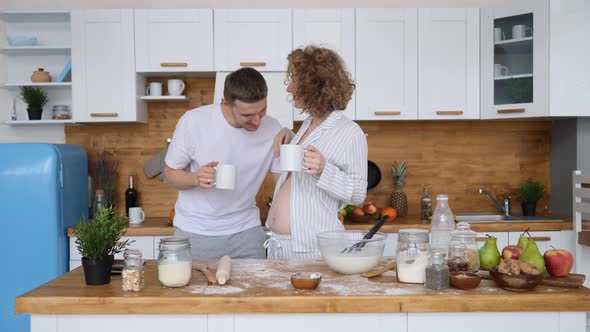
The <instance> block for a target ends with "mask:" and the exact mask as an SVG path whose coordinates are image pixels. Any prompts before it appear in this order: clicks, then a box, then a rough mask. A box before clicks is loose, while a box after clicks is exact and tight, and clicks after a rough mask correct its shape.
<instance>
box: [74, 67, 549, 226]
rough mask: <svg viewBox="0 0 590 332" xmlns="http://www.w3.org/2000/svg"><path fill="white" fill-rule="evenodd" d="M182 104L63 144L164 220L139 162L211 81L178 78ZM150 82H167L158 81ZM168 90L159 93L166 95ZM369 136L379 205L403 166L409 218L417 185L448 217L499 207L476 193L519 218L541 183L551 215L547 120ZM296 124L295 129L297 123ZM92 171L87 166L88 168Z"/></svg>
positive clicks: (159, 106)
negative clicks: (530, 182) (527, 190)
mask: <svg viewBox="0 0 590 332" xmlns="http://www.w3.org/2000/svg"><path fill="white" fill-rule="evenodd" d="M184 80H185V82H186V85H187V89H186V91H185V92H186V94H187V96H188V97H189V101H188V102H152V103H150V104H149V106H148V112H149V122H148V123H147V124H92V125H87V126H66V142H67V143H68V144H79V145H81V146H83V147H84V148H85V149H86V150H87V152H88V156H89V159H90V160H91V161H93V160H96V158H97V154H98V153H100V152H102V151H103V150H106V151H107V154H108V156H109V159H116V160H118V162H119V166H118V170H119V178H118V197H119V206H120V210H121V211H123V206H124V191H125V189H126V188H127V186H128V183H127V182H128V175H129V174H134V175H136V176H135V182H136V188H137V190H138V192H139V202H140V205H141V206H142V207H143V208H144V210H145V212H146V215H147V216H150V217H164V216H168V214H169V212H170V209H171V207H172V206H173V205H174V202H175V200H176V196H177V193H176V192H175V191H174V190H172V189H170V188H168V187H167V186H166V185H164V184H163V183H162V182H160V181H159V180H158V179H147V178H146V177H145V175H144V174H143V165H144V163H145V162H147V161H148V160H150V159H151V158H152V157H153V156H154V155H155V154H157V153H158V152H159V151H160V150H161V149H162V148H164V147H165V145H166V138H168V137H172V133H173V132H174V128H175V126H176V122H177V121H178V119H179V118H180V117H181V116H182V114H184V112H186V111H187V110H189V109H192V108H195V107H198V106H201V105H207V104H210V103H212V102H213V90H214V79H213V78H184ZM150 81H160V82H162V83H164V84H165V81H166V79H163V78H157V79H153V80H150ZM165 90H166V89H165V88H164V91H165ZM359 124H360V126H361V127H362V128H363V130H364V131H365V132H366V133H367V134H368V137H367V140H368V144H369V159H370V160H372V161H374V162H375V163H376V164H377V165H378V166H379V167H380V169H381V172H382V179H381V182H380V183H379V185H378V186H377V187H376V188H374V189H370V190H369V191H368V193H367V201H368V200H372V201H373V202H375V203H376V204H377V205H378V206H379V207H383V206H388V205H389V201H390V198H389V196H390V193H391V192H392V190H393V183H392V174H391V166H392V165H393V162H394V161H395V160H405V161H406V162H407V163H408V170H409V175H408V178H407V181H406V192H407V193H408V199H409V213H410V214H412V215H417V214H418V212H419V202H420V197H421V193H422V186H423V185H428V186H429V187H430V192H431V197H433V198H434V195H435V194H437V193H446V194H448V195H449V200H450V201H449V204H450V206H451V209H452V210H453V212H455V213H456V212H493V211H496V210H497V208H496V207H495V206H494V205H493V204H492V203H491V202H490V201H489V200H488V199H487V198H486V197H484V196H482V195H480V194H478V192H477V190H478V188H485V189H487V190H488V191H490V192H491V193H493V194H495V195H496V196H497V197H498V200H501V199H503V197H505V196H507V195H508V196H512V197H513V211H514V212H515V213H520V205H519V202H518V199H517V198H516V189H517V187H518V185H519V183H520V182H521V181H523V180H526V179H528V178H535V179H539V180H541V181H542V182H543V183H544V184H545V185H546V187H547V188H546V192H547V195H545V196H544V197H543V199H542V201H541V202H540V203H539V205H538V208H537V209H538V213H548V212H550V207H549V194H548V193H549V191H550V187H549V186H550V146H551V144H550V139H551V137H550V135H551V121H548V120H532V121H384V122H369V121H366V122H359ZM296 127H297V126H296ZM89 166H90V165H89ZM273 190H274V183H273V181H272V177H271V176H267V179H266V181H265V182H264V183H263V185H262V187H261V189H260V191H259V193H258V196H257V198H256V200H257V203H258V206H259V207H260V208H261V214H262V216H263V217H265V216H266V214H267V212H268V211H267V208H266V205H265V204H266V202H267V201H268V199H269V198H270V197H271V196H272V193H273Z"/></svg>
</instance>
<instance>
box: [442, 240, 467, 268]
mask: <svg viewBox="0 0 590 332" xmlns="http://www.w3.org/2000/svg"><path fill="white" fill-rule="evenodd" d="M447 266H448V267H449V272H460V271H467V270H468V269H469V262H468V261H467V259H466V258H465V245H464V244H463V243H461V242H457V241H451V244H450V245H449V259H448V260H447Z"/></svg>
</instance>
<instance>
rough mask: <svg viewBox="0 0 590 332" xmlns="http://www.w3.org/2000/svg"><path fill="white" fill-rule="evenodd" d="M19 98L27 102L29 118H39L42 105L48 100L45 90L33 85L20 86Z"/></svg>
mask: <svg viewBox="0 0 590 332" xmlns="http://www.w3.org/2000/svg"><path fill="white" fill-rule="evenodd" d="M19 98H20V99H22V100H23V101H24V102H25V103H26V104H27V113H29V120H41V114H42V113H43V106H45V104H47V101H48V100H49V99H48V98H47V92H45V91H44V90H43V89H41V88H37V87H34V86H21V87H20V96H19Z"/></svg>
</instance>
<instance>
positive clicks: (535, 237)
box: [475, 236, 551, 242]
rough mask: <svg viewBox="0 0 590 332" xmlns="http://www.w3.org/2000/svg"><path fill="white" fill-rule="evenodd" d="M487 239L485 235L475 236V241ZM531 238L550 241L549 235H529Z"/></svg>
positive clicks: (537, 240) (538, 240)
mask: <svg viewBox="0 0 590 332" xmlns="http://www.w3.org/2000/svg"><path fill="white" fill-rule="evenodd" d="M487 239H488V238H487V236H486V237H476V238H475V241H477V242H484V241H485V240H487ZM531 239H533V240H535V242H546V241H551V237H550V236H531Z"/></svg>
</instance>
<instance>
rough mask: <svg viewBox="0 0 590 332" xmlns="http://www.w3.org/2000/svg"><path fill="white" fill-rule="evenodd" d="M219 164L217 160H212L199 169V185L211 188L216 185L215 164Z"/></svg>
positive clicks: (203, 187)
mask: <svg viewBox="0 0 590 332" xmlns="http://www.w3.org/2000/svg"><path fill="white" fill-rule="evenodd" d="M217 164H219V163H218V162H217V161H212V162H210V163H208V164H207V165H205V166H202V167H201V168H199V170H198V171H197V173H196V174H197V187H199V188H202V189H211V188H213V187H214V186H215V166H217Z"/></svg>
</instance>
